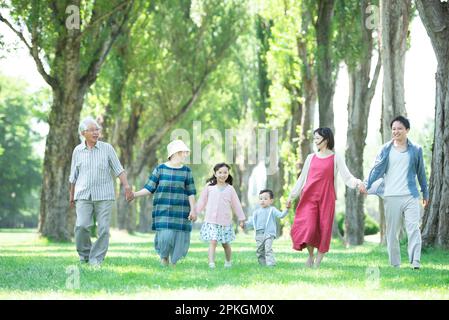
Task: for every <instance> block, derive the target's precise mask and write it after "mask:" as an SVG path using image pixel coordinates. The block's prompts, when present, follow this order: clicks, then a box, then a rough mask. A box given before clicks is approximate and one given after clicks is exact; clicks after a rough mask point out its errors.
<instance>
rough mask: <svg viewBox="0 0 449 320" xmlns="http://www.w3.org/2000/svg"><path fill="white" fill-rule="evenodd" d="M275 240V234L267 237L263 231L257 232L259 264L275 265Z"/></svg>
mask: <svg viewBox="0 0 449 320" xmlns="http://www.w3.org/2000/svg"><path fill="white" fill-rule="evenodd" d="M273 240H274V237H273V236H271V237H265V234H263V233H260V234H256V245H257V251H256V253H257V259H258V260H259V264H261V265H263V266H264V265H267V266H274V265H275V264H276V261H275V259H274V253H273Z"/></svg>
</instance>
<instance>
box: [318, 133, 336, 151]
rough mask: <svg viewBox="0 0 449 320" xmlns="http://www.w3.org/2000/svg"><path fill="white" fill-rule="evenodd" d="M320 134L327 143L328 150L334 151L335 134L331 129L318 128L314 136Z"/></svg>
mask: <svg viewBox="0 0 449 320" xmlns="http://www.w3.org/2000/svg"><path fill="white" fill-rule="evenodd" d="M315 133H318V134H319V135H320V136H322V137H323V141H327V148H328V149H330V150H334V145H335V142H334V133H333V132H332V130H331V129H330V128H318V129H316V130H315V131H314V132H313V134H315Z"/></svg>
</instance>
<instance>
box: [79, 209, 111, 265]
mask: <svg viewBox="0 0 449 320" xmlns="http://www.w3.org/2000/svg"><path fill="white" fill-rule="evenodd" d="M113 203H114V201H112V200H104V201H90V200H77V201H76V224H75V242H76V250H77V251H78V254H79V256H80V260H84V261H89V263H91V264H99V263H101V262H102V261H103V260H104V257H105V256H106V252H107V251H108V246H109V225H110V221H111V213H112V204H113ZM94 214H95V218H96V220H97V224H98V238H97V241H95V243H94V244H93V245H92V243H91V241H90V229H91V228H92V226H93V215H94Z"/></svg>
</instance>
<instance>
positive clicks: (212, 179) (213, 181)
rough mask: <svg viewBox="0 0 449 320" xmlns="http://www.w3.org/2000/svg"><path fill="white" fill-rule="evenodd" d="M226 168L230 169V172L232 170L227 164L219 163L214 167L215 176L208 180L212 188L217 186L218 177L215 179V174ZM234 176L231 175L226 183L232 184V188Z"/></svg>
mask: <svg viewBox="0 0 449 320" xmlns="http://www.w3.org/2000/svg"><path fill="white" fill-rule="evenodd" d="M223 167H226V168H228V170H231V167H230V166H229V165H227V164H226V163H224V162H222V163H217V164H216V165H215V166H214V174H213V175H212V177H210V178H209V179H207V180H206V183H209V185H210V186H215V185H216V184H217V177H215V173H216V172H217V171H218V170H220V168H223ZM232 180H233V178H232V176H231V174H229V176H228V178H227V179H226V183H227V184H230V185H231V186H232Z"/></svg>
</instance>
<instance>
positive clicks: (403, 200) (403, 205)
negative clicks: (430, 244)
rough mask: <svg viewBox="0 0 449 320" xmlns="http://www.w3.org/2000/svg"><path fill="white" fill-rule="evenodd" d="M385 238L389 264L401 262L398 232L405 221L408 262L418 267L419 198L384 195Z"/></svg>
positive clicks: (419, 241)
mask: <svg viewBox="0 0 449 320" xmlns="http://www.w3.org/2000/svg"><path fill="white" fill-rule="evenodd" d="M384 204H385V220H386V229H387V230H386V240H387V249H388V256H389V258H390V264H391V265H393V266H395V267H398V266H400V264H401V252H400V246H399V234H400V232H401V228H402V224H403V223H404V222H405V230H406V231H407V238H408V257H409V262H410V263H411V264H412V265H413V266H414V267H419V265H420V259H421V231H420V229H419V221H420V207H419V200H418V199H417V198H413V197H412V196H398V197H385V199H384Z"/></svg>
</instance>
